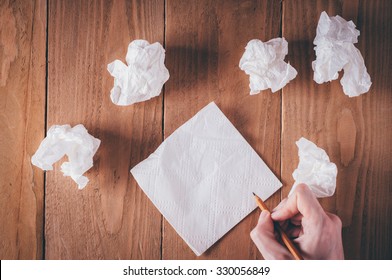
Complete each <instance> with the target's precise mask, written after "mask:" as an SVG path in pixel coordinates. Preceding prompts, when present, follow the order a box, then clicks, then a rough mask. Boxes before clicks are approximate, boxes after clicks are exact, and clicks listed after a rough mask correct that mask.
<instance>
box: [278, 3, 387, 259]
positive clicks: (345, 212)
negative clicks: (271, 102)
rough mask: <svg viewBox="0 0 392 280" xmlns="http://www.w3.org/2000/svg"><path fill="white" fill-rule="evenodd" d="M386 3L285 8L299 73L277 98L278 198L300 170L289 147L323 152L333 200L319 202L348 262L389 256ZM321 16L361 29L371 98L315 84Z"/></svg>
mask: <svg viewBox="0 0 392 280" xmlns="http://www.w3.org/2000/svg"><path fill="white" fill-rule="evenodd" d="M372 3H373V2H372ZM387 3H388V2H387V1H383V2H382V1H380V2H377V3H376V4H375V5H372V4H370V1H369V2H366V1H365V2H360V4H358V1H343V2H342V1H321V0H320V1H311V0H308V1H307V0H302V1H284V2H283V13H284V17H283V18H284V20H283V36H284V37H286V38H287V40H288V42H289V60H290V61H291V62H292V64H293V66H294V67H295V68H296V69H297V70H298V77H297V78H296V79H295V80H294V81H293V82H292V83H290V84H288V85H287V86H286V87H285V88H284V89H283V93H282V104H283V107H282V108H283V109H282V110H283V114H282V180H283V182H284V185H285V186H286V187H285V188H284V191H283V193H284V196H286V195H287V193H288V191H289V190H290V187H291V185H292V184H293V179H292V176H291V173H292V172H293V170H294V169H295V168H296V166H297V164H298V157H297V147H296V146H295V141H296V140H298V139H299V138H300V137H301V136H303V137H306V138H308V139H310V140H312V141H313V142H315V143H316V144H317V145H319V146H320V147H322V148H324V149H325V150H326V151H327V153H328V154H329V156H330V158H331V160H332V161H333V162H335V163H336V164H337V166H338V171H339V172H338V180H337V190H336V194H335V195H334V196H333V197H331V198H328V199H322V204H323V206H324V207H325V208H326V209H327V210H329V211H331V212H335V213H337V214H338V215H339V216H340V218H341V219H342V221H343V224H344V226H345V227H346V228H345V229H344V231H343V232H344V235H343V236H344V241H343V243H344V247H345V254H346V257H347V258H350V259H352V258H354V259H357V258H361V259H363V258H365V259H366V258H390V257H391V238H390V236H391V227H390V225H389V222H390V220H391V212H392V211H391V192H390V187H391V185H390V184H391V183H390V182H391V174H392V172H391V154H392V153H391V147H390V141H391V132H390V131H391V130H390V128H391V114H390V113H391V96H390V94H389V92H390V89H391V82H390V81H389V80H387V78H386V77H387V76H388V75H385V74H383V73H389V71H390V70H389V69H390V66H391V56H390V47H389V49H388V44H390V40H391V38H390V34H391V32H390V31H391V24H390V21H388V20H387V19H388V18H389V17H390V16H391V7H390V4H387ZM357 7H360V8H359V13H357V12H356V11H355V9H357ZM324 10H325V11H327V13H328V14H329V15H336V14H339V15H341V16H343V17H344V18H346V19H353V20H354V21H355V23H356V25H357V27H358V29H359V30H360V31H361V36H360V37H359V41H360V42H359V44H357V47H358V48H359V50H360V51H361V53H362V54H363V55H364V59H365V64H366V65H367V67H368V71H369V73H370V76H371V77H372V80H373V85H372V88H371V90H370V92H369V93H367V94H365V95H363V96H361V97H356V98H349V97H347V96H346V95H344V93H343V91H342V88H341V85H340V83H339V80H336V81H333V82H331V83H327V84H322V85H318V84H316V83H315V82H314V81H313V71H312V68H311V62H312V61H313V60H314V59H315V53H314V50H313V47H314V46H313V39H314V37H315V35H316V27H317V23H318V19H319V16H320V13H321V12H322V11H324ZM298 19H300V20H301V22H300V24H299V23H298ZM376 19H377V20H376ZM383 20H384V21H383ZM386 23H388V24H386ZM380 28H381V30H382V32H380ZM375 42H377V43H375ZM389 46H390V45H389ZM383 54H384V55H383ZM380 65H381V67H380ZM380 159H382V161H381V162H380ZM381 232H382V234H381ZM384 234H385V235H384ZM376 237H377V241H375V239H376Z"/></svg>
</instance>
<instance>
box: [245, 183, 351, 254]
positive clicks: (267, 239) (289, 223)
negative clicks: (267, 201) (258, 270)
mask: <svg viewBox="0 0 392 280" xmlns="http://www.w3.org/2000/svg"><path fill="white" fill-rule="evenodd" d="M273 221H276V222H279V223H280V224H281V226H282V228H283V229H284V230H285V231H286V233H287V235H288V236H289V237H290V238H291V239H292V240H293V243H294V244H295V246H297V248H298V249H299V251H300V252H301V254H302V256H303V258H304V259H344V254H343V244H342V222H341V221H340V219H339V217H338V216H336V215H334V214H331V213H328V212H325V211H324V209H323V208H322V207H321V205H320V203H319V202H318V200H317V198H316V197H315V195H314V194H313V192H312V191H311V190H310V189H309V187H308V186H306V185H305V184H300V185H298V186H297V187H296V188H295V190H294V192H293V193H292V194H291V195H290V196H289V197H288V198H286V199H284V200H282V202H281V203H280V204H279V205H278V206H277V207H276V208H275V209H274V210H273V211H272V214H270V213H269V212H268V211H262V212H261V214H260V218H259V221H258V223H257V225H256V227H255V228H254V229H253V230H252V232H251V234H250V236H251V238H252V240H253V242H254V243H255V244H256V246H257V248H258V249H259V251H260V253H261V254H262V255H263V257H264V258H265V259H286V260H287V259H293V256H292V255H291V254H290V252H289V251H288V249H287V248H286V247H285V246H284V245H283V243H281V242H279V241H278V240H280V238H279V236H278V234H277V233H276V232H275V231H274V224H273Z"/></svg>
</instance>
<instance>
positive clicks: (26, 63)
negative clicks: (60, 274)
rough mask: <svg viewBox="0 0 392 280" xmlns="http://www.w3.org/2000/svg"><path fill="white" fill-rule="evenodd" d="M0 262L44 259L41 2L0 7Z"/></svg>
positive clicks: (43, 9)
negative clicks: (39, 154) (38, 159)
mask: <svg viewBox="0 0 392 280" xmlns="http://www.w3.org/2000/svg"><path fill="white" fill-rule="evenodd" d="M0 25H1V30H0V112H1V113H0V131H1V133H0V205H1V207H0V224H1V227H0V236H1V238H0V259H40V258H42V256H43V249H42V248H43V247H42V246H43V241H42V240H43V190H44V174H43V172H42V171H41V170H40V169H38V168H35V167H33V166H32V165H31V157H32V155H33V154H34V153H35V150H36V149H37V147H38V145H39V143H40V141H41V139H42V138H43V136H44V133H45V128H44V126H45V72H46V64H45V61H46V58H45V50H46V1H41V0H37V1H1V2H0Z"/></svg>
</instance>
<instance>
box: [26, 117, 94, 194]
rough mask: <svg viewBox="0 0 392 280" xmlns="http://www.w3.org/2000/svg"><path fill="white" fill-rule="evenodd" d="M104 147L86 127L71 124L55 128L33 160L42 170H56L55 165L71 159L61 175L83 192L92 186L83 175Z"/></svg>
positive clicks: (48, 134)
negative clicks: (86, 187) (96, 154)
mask: <svg viewBox="0 0 392 280" xmlns="http://www.w3.org/2000/svg"><path fill="white" fill-rule="evenodd" d="M100 143H101V141H100V140H99V139H97V138H94V137H93V136H91V135H90V134H89V133H88V132H87V130H86V128H85V127H84V126H83V125H82V124H79V125H76V126H74V127H72V128H71V126H70V125H68V124H66V125H53V126H52V127H51V128H50V129H49V130H48V133H47V135H46V137H45V139H44V140H42V142H41V144H40V146H39V148H38V150H37V151H36V153H35V154H34V155H33V157H32V158H31V163H32V164H34V165H35V166H37V167H39V168H41V169H42V170H53V163H55V162H56V161H58V160H60V159H61V158H62V157H63V156H64V155H67V156H68V160H69V161H68V162H64V163H63V164H62V165H61V171H62V172H63V173H64V176H70V177H71V178H72V179H73V180H74V181H75V182H76V183H77V184H78V186H79V189H83V188H84V187H85V186H86V185H87V183H88V178H87V177H85V176H83V173H84V172H86V171H87V170H89V169H90V168H91V167H92V166H93V157H94V154H95V153H96V151H97V150H98V147H99V145H100Z"/></svg>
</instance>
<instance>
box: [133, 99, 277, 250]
mask: <svg viewBox="0 0 392 280" xmlns="http://www.w3.org/2000/svg"><path fill="white" fill-rule="evenodd" d="M131 173H132V175H133V176H134V177H135V179H136V181H137V182H138V184H139V186H140V187H141V188H142V189H143V191H144V192H145V193H146V195H147V196H148V197H149V198H150V199H151V201H152V202H153V203H154V205H155V206H156V207H157V208H158V210H159V211H160V212H161V213H162V214H163V216H164V217H165V218H166V219H167V221H168V222H169V223H170V224H171V225H172V226H173V228H174V229H175V230H176V231H177V233H178V234H179V235H180V236H181V237H182V238H183V239H184V240H185V242H186V243H187V244H188V245H189V246H190V248H191V249H192V250H193V251H194V252H195V254H196V255H198V256H199V255H201V254H202V253H203V252H204V251H206V250H207V249H208V248H209V247H210V246H211V245H213V244H214V243H215V242H216V241H217V240H218V239H220V238H221V237H222V236H223V235H224V234H226V233H227V232H228V231H229V230H230V229H231V228H232V227H234V226H235V225H236V224H237V223H238V222H240V221H241V220H242V219H243V218H244V217H245V216H247V215H248V214H249V213H250V212H251V211H252V210H254V209H255V208H256V203H255V201H254V196H253V194H252V192H255V193H256V194H257V195H259V196H260V197H261V198H262V199H264V200H266V199H267V198H268V197H269V196H271V195H272V194H273V193H274V192H275V191H276V190H278V189H279V188H280V187H281V186H282V184H281V183H280V182H279V180H278V179H277V178H276V177H275V175H274V174H273V173H272V172H271V171H270V170H269V168H268V167H267V166H266V164H265V163H264V162H263V160H262V159H261V158H260V157H259V156H258V155H257V153H256V152H255V151H254V150H253V149H252V147H251V146H250V145H249V144H248V143H247V142H246V140H245V139H244V138H243V137H242V136H241V134H240V133H239V132H238V131H237V129H235V127H234V126H233V125H232V124H231V123H230V121H229V120H228V119H227V118H226V116H225V115H224V114H223V113H222V112H221V111H220V110H219V108H218V107H217V106H216V105H215V103H210V104H209V105H207V106H206V107H204V108H203V109H202V110H201V111H199V112H198V113H197V114H196V115H195V116H194V117H192V118H191V119H190V120H189V121H187V122H186V123H185V124H183V125H182V126H181V127H180V128H178V129H177V130H176V131H175V132H173V134H171V135H170V136H169V137H168V138H167V139H166V140H165V141H164V142H163V143H162V144H161V145H160V146H159V147H158V149H157V150H156V151H155V152H154V153H152V154H151V155H150V156H149V157H148V158H147V159H146V160H144V161H142V162H141V163H139V164H138V165H136V166H135V167H134V168H132V170H131Z"/></svg>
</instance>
